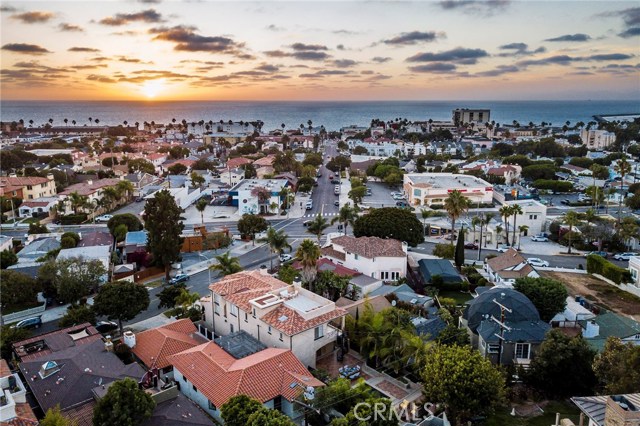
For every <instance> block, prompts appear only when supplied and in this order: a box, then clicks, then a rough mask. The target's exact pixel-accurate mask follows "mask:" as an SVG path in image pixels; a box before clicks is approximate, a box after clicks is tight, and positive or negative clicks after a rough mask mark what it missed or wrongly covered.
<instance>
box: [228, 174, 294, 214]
mask: <svg viewBox="0 0 640 426" xmlns="http://www.w3.org/2000/svg"><path fill="white" fill-rule="evenodd" d="M288 185H289V182H288V181H287V180H286V179H244V180H241V181H240V182H238V183H237V184H236V185H235V186H234V187H233V188H231V190H230V191H229V196H230V197H231V205H232V206H236V207H238V213H239V214H245V213H249V214H264V213H269V212H271V211H272V210H271V206H272V205H275V206H277V207H278V208H279V207H280V203H281V200H280V194H281V193H282V190H283V189H284V188H286V187H287V186H288ZM276 210H277V208H276Z"/></svg>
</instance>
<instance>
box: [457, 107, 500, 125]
mask: <svg viewBox="0 0 640 426" xmlns="http://www.w3.org/2000/svg"><path fill="white" fill-rule="evenodd" d="M451 121H453V123H454V124H455V125H456V126H461V125H462V124H464V123H467V124H471V123H474V124H475V125H476V127H484V124H485V123H488V122H490V121H491V110H488V109H469V108H456V109H454V110H453V111H452V115H451Z"/></svg>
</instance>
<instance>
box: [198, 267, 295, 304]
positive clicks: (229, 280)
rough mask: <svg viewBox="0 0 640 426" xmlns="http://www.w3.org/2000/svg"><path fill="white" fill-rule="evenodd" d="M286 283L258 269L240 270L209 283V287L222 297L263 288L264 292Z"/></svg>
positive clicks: (285, 285) (284, 285)
mask: <svg viewBox="0 0 640 426" xmlns="http://www.w3.org/2000/svg"><path fill="white" fill-rule="evenodd" d="M287 286H288V284H287V283H285V282H282V281H280V280H278V279H276V278H273V277H272V276H270V275H264V274H262V273H261V272H260V271H242V272H238V273H236V274H232V275H227V276H226V277H224V278H223V279H221V280H220V281H218V282H217V283H214V284H211V285H210V286H209V289H210V290H212V291H213V292H214V293H217V294H219V295H220V296H222V297H225V298H226V297H227V296H228V295H230V294H235V293H241V292H245V291H248V290H260V289H261V290H264V291H263V293H264V292H267V291H271V290H277V289H279V288H283V287H287Z"/></svg>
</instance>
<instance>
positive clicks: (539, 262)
mask: <svg viewBox="0 0 640 426" xmlns="http://www.w3.org/2000/svg"><path fill="white" fill-rule="evenodd" d="M527 262H528V263H529V265H531V266H539V267H543V268H548V267H549V262H547V261H546V260H542V259H539V258H537V257H530V258H528V259H527Z"/></svg>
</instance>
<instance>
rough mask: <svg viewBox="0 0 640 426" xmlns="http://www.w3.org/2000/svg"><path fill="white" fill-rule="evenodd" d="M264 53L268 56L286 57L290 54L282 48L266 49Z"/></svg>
mask: <svg viewBox="0 0 640 426" xmlns="http://www.w3.org/2000/svg"><path fill="white" fill-rule="evenodd" d="M264 54H265V55H267V56H268V57H270V58H286V57H287V56H291V54H289V53H287V52H284V51H282V50H267V51H266V52H264Z"/></svg>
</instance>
